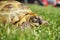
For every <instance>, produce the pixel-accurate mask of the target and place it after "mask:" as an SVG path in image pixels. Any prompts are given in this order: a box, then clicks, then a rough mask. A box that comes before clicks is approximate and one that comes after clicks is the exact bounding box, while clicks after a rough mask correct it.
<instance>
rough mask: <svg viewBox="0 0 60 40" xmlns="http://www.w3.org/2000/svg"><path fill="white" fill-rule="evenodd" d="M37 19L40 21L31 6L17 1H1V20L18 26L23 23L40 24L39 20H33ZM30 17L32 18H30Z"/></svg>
mask: <svg viewBox="0 0 60 40" xmlns="http://www.w3.org/2000/svg"><path fill="white" fill-rule="evenodd" d="M32 17H33V18H32ZM34 17H36V18H35V19H36V20H37V21H38V16H37V14H35V13H33V12H32V11H31V10H30V8H28V7H27V6H25V5H24V4H22V3H20V2H17V1H1V2H0V22H2V23H12V24H14V25H15V24H16V25H17V26H22V24H24V23H25V24H26V23H27V24H29V25H39V24H38V23H39V22H32V21H31V20H32V19H34ZM30 18H32V19H31V20H30ZM34 21H35V20H34ZM39 21H40V24H41V23H42V21H41V20H40V18H39Z"/></svg>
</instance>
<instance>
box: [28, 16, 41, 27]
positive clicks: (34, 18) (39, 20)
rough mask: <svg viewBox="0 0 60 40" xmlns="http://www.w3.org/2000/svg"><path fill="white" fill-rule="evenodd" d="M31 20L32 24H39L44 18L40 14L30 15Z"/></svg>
mask: <svg viewBox="0 0 60 40" xmlns="http://www.w3.org/2000/svg"><path fill="white" fill-rule="evenodd" d="M29 22H30V23H31V25H32V26H39V25H41V24H42V20H41V18H40V17H38V16H32V17H30V19H29Z"/></svg>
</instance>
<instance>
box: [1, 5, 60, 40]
mask: <svg viewBox="0 0 60 40" xmlns="http://www.w3.org/2000/svg"><path fill="white" fill-rule="evenodd" d="M28 6H29V7H30V8H31V10H32V11H33V12H35V13H37V14H38V15H39V16H42V18H43V19H44V20H47V21H48V23H49V25H41V26H39V27H37V28H36V27H35V28H32V29H31V28H26V29H22V30H20V28H16V27H15V26H14V25H11V24H6V25H3V24H2V23H0V40H60V8H59V7H57V8H56V7H52V6H48V7H44V6H40V5H35V4H29V5H28Z"/></svg>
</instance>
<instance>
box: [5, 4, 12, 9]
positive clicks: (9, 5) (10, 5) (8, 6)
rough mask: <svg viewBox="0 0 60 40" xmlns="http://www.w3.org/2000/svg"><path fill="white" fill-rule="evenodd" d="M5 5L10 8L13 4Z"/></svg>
mask: <svg viewBox="0 0 60 40" xmlns="http://www.w3.org/2000/svg"><path fill="white" fill-rule="evenodd" d="M5 7H7V8H12V7H13V6H12V4H8V5H5Z"/></svg>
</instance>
